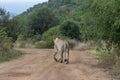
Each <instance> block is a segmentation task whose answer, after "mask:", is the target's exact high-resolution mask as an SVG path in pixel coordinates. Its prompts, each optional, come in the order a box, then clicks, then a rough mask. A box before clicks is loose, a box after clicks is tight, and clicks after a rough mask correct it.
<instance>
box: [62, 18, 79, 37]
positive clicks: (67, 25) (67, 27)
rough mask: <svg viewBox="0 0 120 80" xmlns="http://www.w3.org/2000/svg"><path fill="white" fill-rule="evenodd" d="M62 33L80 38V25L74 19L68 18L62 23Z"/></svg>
mask: <svg viewBox="0 0 120 80" xmlns="http://www.w3.org/2000/svg"><path fill="white" fill-rule="evenodd" d="M60 33H61V34H62V35H64V36H66V37H68V38H71V39H80V28H79V25H78V24H77V23H76V22H75V21H72V20H67V21H65V22H63V23H62V24H61V25H60Z"/></svg>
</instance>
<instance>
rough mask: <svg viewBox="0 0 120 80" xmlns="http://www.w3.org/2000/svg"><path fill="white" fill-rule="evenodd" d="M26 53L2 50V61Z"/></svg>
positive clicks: (0, 60)
mask: <svg viewBox="0 0 120 80" xmlns="http://www.w3.org/2000/svg"><path fill="white" fill-rule="evenodd" d="M24 54H25V53H23V52H20V51H17V50H9V51H1V52H0V63H2V62H5V61H10V60H13V59H16V58H18V57H20V56H22V55H24Z"/></svg>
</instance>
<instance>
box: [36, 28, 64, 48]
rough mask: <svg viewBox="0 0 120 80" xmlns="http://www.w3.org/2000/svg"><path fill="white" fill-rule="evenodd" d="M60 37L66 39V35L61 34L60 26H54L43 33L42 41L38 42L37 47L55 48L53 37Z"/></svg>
mask: <svg viewBox="0 0 120 80" xmlns="http://www.w3.org/2000/svg"><path fill="white" fill-rule="evenodd" d="M56 37H60V38H61V39H65V38H66V37H64V36H62V35H61V34H60V30H59V26H56V27H52V28H50V29H49V30H48V31H46V32H44V33H43V35H42V41H40V42H36V43H35V47H37V48H53V45H54V43H53V39H55V38H56Z"/></svg>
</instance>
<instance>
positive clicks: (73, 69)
mask: <svg viewBox="0 0 120 80" xmlns="http://www.w3.org/2000/svg"><path fill="white" fill-rule="evenodd" d="M18 50H20V51H24V52H26V53H27V54H26V55H25V56H23V57H21V58H19V59H17V60H12V61H10V62H5V63H2V64H0V80H115V79H114V78H113V77H112V76H111V75H109V73H108V72H105V70H104V69H103V68H99V67H97V59H96V57H95V56H93V55H90V54H86V51H70V64H67V65H66V64H64V63H62V64H61V63H57V62H55V61H54V60H53V50H52V49H18Z"/></svg>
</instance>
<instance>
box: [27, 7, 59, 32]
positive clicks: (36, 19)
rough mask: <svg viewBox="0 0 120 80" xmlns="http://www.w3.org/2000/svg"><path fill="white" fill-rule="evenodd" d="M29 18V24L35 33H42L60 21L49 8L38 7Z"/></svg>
mask: <svg viewBox="0 0 120 80" xmlns="http://www.w3.org/2000/svg"><path fill="white" fill-rule="evenodd" d="M28 18H29V21H28V25H29V26H30V28H31V29H32V30H33V32H34V34H42V33H43V32H44V31H46V30H48V29H49V28H51V27H53V26H55V25H57V24H58V23H59V21H58V19H57V18H56V17H55V15H54V14H53V13H52V11H50V10H49V9H48V8H40V9H36V10H34V11H32V12H31V13H30V14H29V16H28Z"/></svg>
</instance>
